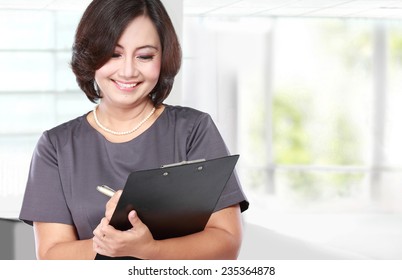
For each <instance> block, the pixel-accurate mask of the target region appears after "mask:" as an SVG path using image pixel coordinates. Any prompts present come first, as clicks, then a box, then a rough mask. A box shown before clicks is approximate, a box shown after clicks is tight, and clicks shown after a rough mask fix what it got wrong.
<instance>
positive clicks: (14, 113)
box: [0, 93, 56, 135]
mask: <svg viewBox="0 0 402 280" xmlns="http://www.w3.org/2000/svg"><path fill="white" fill-rule="evenodd" d="M54 104H55V95H53V94H46V93H43V94H41V93H13V94H0V119H1V120H2V121H1V122H0V134H4V135H7V134H11V135H12V134H16V133H21V134H29V133H35V134H36V133H39V132H41V131H43V130H45V129H48V128H50V127H51V126H53V125H54V124H55V113H56V112H55V105H54Z"/></svg>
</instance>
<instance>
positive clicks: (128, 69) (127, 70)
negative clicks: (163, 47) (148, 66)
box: [119, 57, 139, 79]
mask: <svg viewBox="0 0 402 280" xmlns="http://www.w3.org/2000/svg"><path fill="white" fill-rule="evenodd" d="M138 74H139V71H138V69H137V66H136V63H135V61H134V60H133V59H131V58H130V57H125V58H124V59H123V60H122V65H121V67H120V71H119V75H120V76H121V77H122V78H125V79H130V78H132V77H136V76H138Z"/></svg>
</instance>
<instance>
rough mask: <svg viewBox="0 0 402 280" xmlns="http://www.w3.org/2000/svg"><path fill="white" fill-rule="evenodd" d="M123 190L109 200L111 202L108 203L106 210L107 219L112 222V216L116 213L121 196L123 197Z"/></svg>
mask: <svg viewBox="0 0 402 280" xmlns="http://www.w3.org/2000/svg"><path fill="white" fill-rule="evenodd" d="M121 193H122V190H118V191H117V192H115V194H114V195H113V196H112V197H111V198H110V199H109V201H108V202H107V203H106V209H105V217H106V218H107V219H108V220H109V221H110V219H111V218H112V215H113V213H114V210H115V209H116V206H117V203H118V202H119V199H120V196H121Z"/></svg>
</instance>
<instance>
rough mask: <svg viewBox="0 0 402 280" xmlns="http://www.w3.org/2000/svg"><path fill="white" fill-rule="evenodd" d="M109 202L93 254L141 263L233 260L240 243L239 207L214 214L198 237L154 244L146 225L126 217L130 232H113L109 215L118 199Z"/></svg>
mask: <svg viewBox="0 0 402 280" xmlns="http://www.w3.org/2000/svg"><path fill="white" fill-rule="evenodd" d="M120 194H121V192H118V193H117V194H116V195H114V196H113V198H112V199H111V200H109V202H108V204H107V207H106V209H107V210H106V217H105V218H103V219H102V221H101V223H100V224H99V226H98V227H97V228H96V229H95V230H94V235H95V236H94V250H95V251H96V252H97V253H99V254H102V255H106V256H111V257H119V256H134V257H137V258H141V259H236V258H237V255H238V253H239V249H240V245H241V240H242V221H241V215H240V207H239V206H238V205H234V206H231V207H228V208H225V209H222V210H220V211H217V212H215V213H213V214H212V215H211V217H210V219H209V221H208V223H207V225H206V227H205V229H204V230H203V231H201V232H199V233H195V234H191V235H187V236H184V237H178V238H171V239H165V240H154V239H153V237H152V234H151V233H150V231H149V229H148V228H147V226H146V225H144V224H143V223H142V222H141V220H140V219H139V218H138V216H137V215H136V213H135V211H131V212H130V214H129V220H130V222H131V224H132V226H133V227H132V229H130V230H128V231H119V230H115V229H114V228H113V227H112V226H110V225H109V219H110V215H111V213H112V212H113V209H114V208H115V205H116V203H117V201H118V199H119V197H120Z"/></svg>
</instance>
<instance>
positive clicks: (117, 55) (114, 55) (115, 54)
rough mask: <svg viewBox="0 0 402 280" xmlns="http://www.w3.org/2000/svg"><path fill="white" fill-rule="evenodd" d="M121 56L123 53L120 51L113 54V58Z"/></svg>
mask: <svg viewBox="0 0 402 280" xmlns="http://www.w3.org/2000/svg"><path fill="white" fill-rule="evenodd" d="M120 56H121V54H119V53H113V54H112V58H118V57H120Z"/></svg>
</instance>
